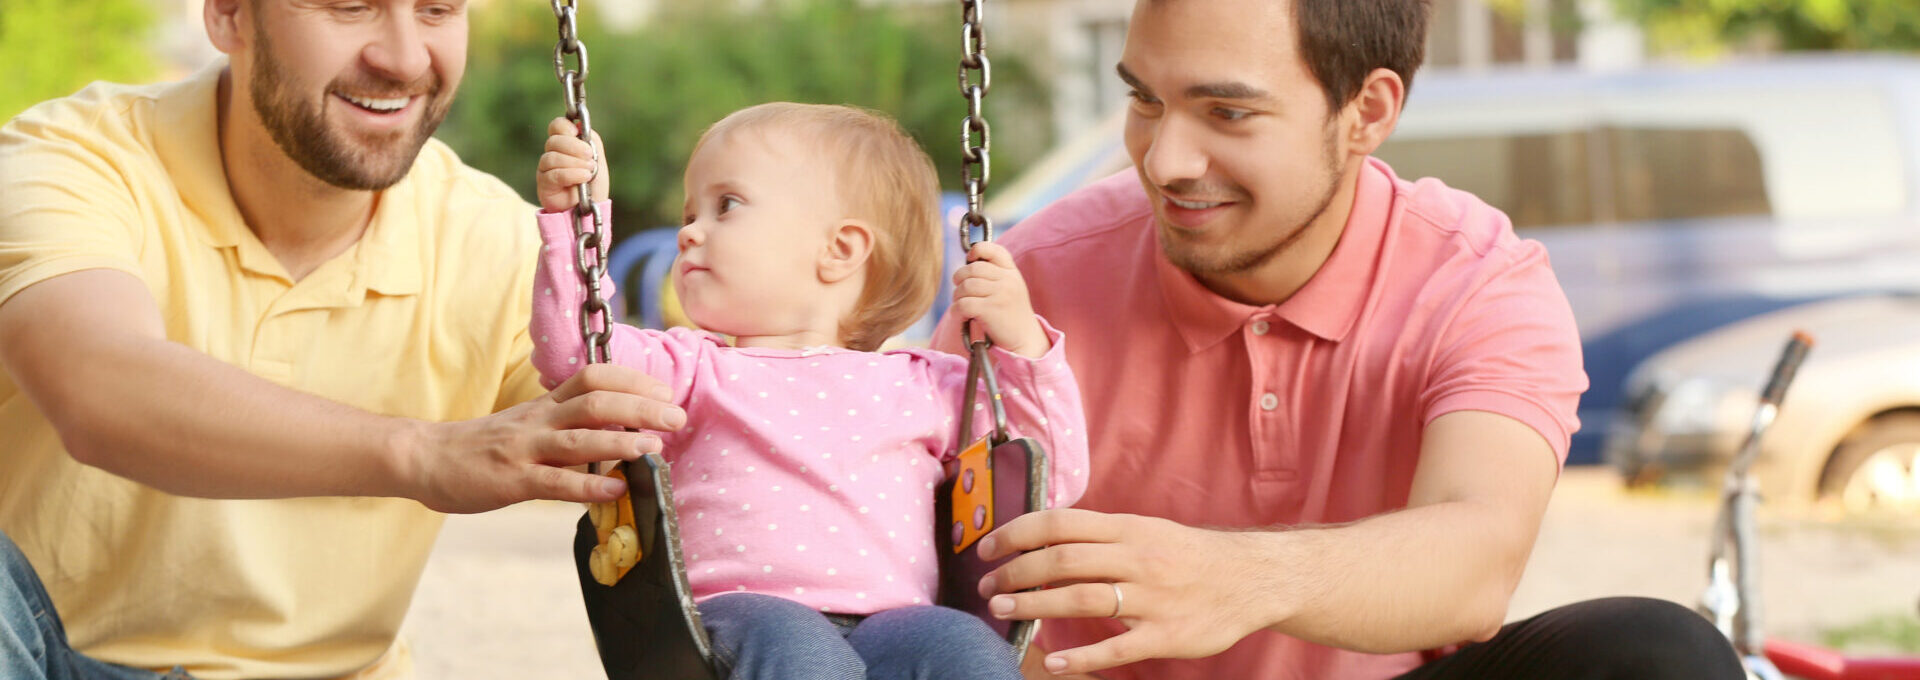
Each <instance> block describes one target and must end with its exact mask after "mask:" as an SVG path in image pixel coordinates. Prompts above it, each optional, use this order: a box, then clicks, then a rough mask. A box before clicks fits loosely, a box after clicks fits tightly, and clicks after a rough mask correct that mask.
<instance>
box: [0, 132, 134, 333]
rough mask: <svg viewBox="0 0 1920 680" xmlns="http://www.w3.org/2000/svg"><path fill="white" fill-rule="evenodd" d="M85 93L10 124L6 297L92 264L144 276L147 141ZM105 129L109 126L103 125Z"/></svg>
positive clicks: (3, 182)
mask: <svg viewBox="0 0 1920 680" xmlns="http://www.w3.org/2000/svg"><path fill="white" fill-rule="evenodd" d="M75 99H77V98H68V99H62V100H54V101H52V102H48V103H45V104H42V105H39V106H36V107H34V108H32V109H29V110H28V111H27V112H25V113H22V114H20V116H19V117H16V118H14V119H13V120H12V121H11V122H9V123H7V124H6V126H5V127H0V303H4V302H5V301H6V300H8V299H11V298H12V297H13V295H14V294H15V293H18V292H20V291H21V290H23V289H25V288H26V287H28V286H31V285H33V284H35V283H39V282H41V281H45V280H47V279H50V278H53V277H56V276H60V275H62V274H69V273H73V272H77V271H81V270H86V269H115V270H119V271H124V272H127V273H129V274H133V275H134V276H143V275H144V272H143V270H142V269H141V267H140V252H141V248H142V246H143V240H144V238H145V236H144V230H143V229H142V224H143V223H144V220H142V219H141V217H140V211H139V208H138V206H137V204H136V202H135V199H134V195H135V193H134V190H133V188H132V186H131V184H130V181H131V180H130V178H136V177H139V176H140V174H141V172H142V171H141V170H139V167H140V163H139V162H138V160H137V159H138V158H139V155H138V154H137V144H136V143H135V142H134V140H133V139H132V138H131V135H129V134H127V133H126V131H125V130H123V129H116V128H115V127H114V124H115V121H113V120H112V119H111V118H110V117H108V116H104V115H101V114H100V113H99V112H97V111H91V110H89V108H90V107H88V106H86V105H85V104H86V102H83V101H82V102H76V101H75ZM96 128H99V129H96Z"/></svg>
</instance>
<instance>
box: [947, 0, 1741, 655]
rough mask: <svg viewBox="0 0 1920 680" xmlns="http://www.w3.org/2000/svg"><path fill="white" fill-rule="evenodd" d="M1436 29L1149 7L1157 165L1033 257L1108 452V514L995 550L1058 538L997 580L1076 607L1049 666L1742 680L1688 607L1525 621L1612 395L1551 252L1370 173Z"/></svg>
mask: <svg viewBox="0 0 1920 680" xmlns="http://www.w3.org/2000/svg"><path fill="white" fill-rule="evenodd" d="M1426 13H1427V3H1426V2H1424V1H1423V0H1375V1H1372V2H1365V3H1356V2H1351V1H1350V0H1292V1H1291V2H1288V1H1283V0H1140V1H1139V3H1138V4H1137V5H1136V7H1135V10H1134V16H1133V20H1132V22H1131V23H1130V28H1129V31H1128V35H1127V43H1126V48H1125V50H1124V52H1123V54H1122V57H1121V61H1120V64H1119V66H1118V70H1119V73H1120V78H1121V79H1122V80H1124V81H1126V83H1127V84H1128V85H1129V86H1130V87H1132V88H1133V91H1132V93H1131V96H1132V99H1133V100H1132V102H1131V104H1130V106H1131V108H1130V111H1129V115H1128V119H1127V127H1126V144H1127V150H1128V152H1129V154H1130V155H1131V156H1132V158H1133V162H1134V167H1135V170H1136V172H1135V173H1132V174H1128V175H1122V176H1116V177H1113V178H1110V179H1107V180H1104V181H1101V182H1099V183H1097V184H1095V185H1094V186H1091V187H1088V188H1086V189H1083V190H1081V191H1079V192H1077V193H1075V194H1073V195H1071V196H1069V197H1067V198H1066V199H1064V200H1062V201H1060V202H1059V203H1057V204H1055V205H1053V206H1051V207H1049V208H1048V209H1046V210H1044V211H1042V212H1040V213H1039V214H1037V215H1034V216H1033V217H1031V218H1029V219H1028V220H1027V221H1026V222H1024V223H1022V225H1021V226H1020V227H1019V229H1017V230H1015V231H1013V232H1012V233H1011V235H1010V236H1008V237H1007V238H1006V239H1005V240H1004V243H1005V244H1006V245H1007V246H1008V247H1009V248H1011V249H1012V250H1013V251H1014V252H1015V253H1016V255H1017V259H1018V261H1019V264H1020V268H1021V270H1022V271H1024V272H1026V273H1027V280H1028V283H1029V286H1030V288H1031V290H1032V293H1033V302H1034V307H1035V309H1036V310H1038V311H1039V312H1040V313H1041V314H1043V315H1045V316H1046V317H1047V318H1048V319H1049V320H1050V321H1052V322H1053V323H1054V324H1055V325H1056V326H1057V327H1059V328H1061V329H1062V330H1064V331H1065V332H1067V333H1069V334H1072V335H1074V336H1076V337H1079V338H1082V342H1079V343H1076V344H1075V345H1074V346H1073V347H1071V348H1069V349H1068V357H1067V358H1068V361H1069V362H1070V363H1071V364H1072V366H1073V368H1074V371H1075V373H1076V374H1077V375H1078V376H1079V379H1080V380H1081V386H1082V393H1083V394H1084V395H1085V399H1086V408H1087V416H1088V425H1089V429H1090V430H1091V432H1090V438H1091V444H1092V457H1093V460H1092V472H1091V474H1092V475H1093V477H1092V479H1091V480H1090V481H1091V484H1090V486H1089V488H1088V491H1087V493H1086V496H1085V498H1084V499H1083V500H1082V501H1081V503H1080V504H1079V507H1078V508H1075V509H1067V510H1053V511H1047V512H1043V513H1038V514H1035V515H1030V516H1027V517H1023V518H1020V519H1017V520H1014V521H1013V522H1011V523H1009V524H1007V525H1006V526H1004V527H1002V528H1001V529H1000V530H999V531H997V532H995V533H994V534H993V535H991V536H989V537H987V538H986V539H985V540H983V541H982V543H981V546H980V550H981V552H982V553H983V554H985V555H987V556H989V557H995V556H1000V555H1005V554H1011V553H1014V552H1016V551H1021V550H1034V552H1031V553H1028V554H1026V555H1022V556H1020V557H1017V558H1015V559H1014V560H1012V561H1011V562H1009V563H1008V564H1007V565H1005V566H1003V567H1001V568H1000V569H999V570H997V571H995V572H994V573H993V574H991V575H989V576H988V577H987V578H986V579H984V580H983V582H982V584H981V589H982V591H983V592H990V593H995V592H997V593H1000V594H999V595H996V596H995V597H994V600H993V607H994V610H995V612H996V614H997V615H1000V616H1003V617H1005V618H1018V619H1036V618H1038V619H1051V620H1049V621H1047V622H1046V625H1045V626H1044V627H1043V632H1042V635H1041V639H1040V642H1039V644H1040V646H1041V647H1042V648H1043V650H1042V651H1041V652H1040V653H1035V654H1031V655H1029V656H1028V659H1029V660H1030V663H1029V668H1028V669H1027V672H1028V674H1029V676H1031V677H1047V676H1048V675H1050V674H1060V675H1068V676H1072V675H1074V674H1091V673H1097V674H1098V675H1097V676H1095V677H1102V678H1110V679H1114V680H1119V679H1123V678H1125V679H1131V678H1155V679H1179V678H1195V679H1199V678H1262V679H1264V678H1387V677H1396V676H1397V677H1408V678H1443V677H1472V678H1490V677H1512V678H1558V677H1566V678H1573V677H1581V678H1612V677H1633V678H1665V677H1671V678H1714V677H1727V678H1736V677H1740V674H1741V671H1740V668H1739V662H1738V660H1737V659H1736V658H1735V655H1734V653H1733V650H1732V647H1731V646H1730V645H1729V644H1728V643H1727V642H1726V640H1725V639H1723V638H1721V637H1719V635H1718V633H1717V632H1716V631H1715V630H1714V629H1713V627H1712V626H1711V625H1709V624H1708V623H1707V622H1706V621H1705V620H1704V619H1702V618H1701V617H1699V616H1697V615H1694V614H1693V613H1692V612H1690V611H1688V610H1686V609H1685V608H1683V607H1681V606H1679V605H1675V604H1672V603H1667V602H1661V601H1656V600H1644V599H1627V598H1621V599H1609V600H1599V601H1594V602H1587V603H1580V604H1575V605H1570V606H1568V607H1563V608H1561V609H1557V610H1554V611H1551V612H1547V613H1545V614H1542V615H1540V616H1538V617H1535V618H1533V619H1529V620H1527V621H1522V622H1519V623H1515V624H1512V625H1508V626H1505V627H1503V626H1502V621H1503V619H1504V617H1505V616H1506V613H1507V604H1508V599H1509V598H1510V597H1511V595H1512V593H1513V589H1514V586H1515V585H1516V583H1517V582H1518V581H1519V579H1520V574H1521V571H1522V569H1523V568H1524V567H1525V565H1526V561H1527V555H1528V553H1529V551H1531V549H1532V547H1533V542H1534V538H1535V536H1536V534H1537V533H1538V530H1539V525H1540V518H1541V515H1542V514H1543V513H1544V512H1545V509H1546V505H1547V498H1548V496H1549V494H1550V493H1551V491H1552V489H1553V485H1554V480H1555V479H1556V477H1557V475H1558V473H1559V466H1560V465H1561V463H1562V462H1563V461H1564V460H1565V456H1566V451H1567V443H1568V440H1569V437H1570V436H1571V434H1572V432H1573V431H1574V430H1575V429H1576V428H1577V427H1578V423H1577V422H1576V419H1575V417H1574V412H1575V406H1576V404H1577V402H1578V400H1579V396H1580V393H1581V392H1582V391H1584V390H1585V389H1586V386H1587V382H1586V377H1585V375H1584V374H1583V373H1582V372H1581V368H1580V344H1579V335H1578V333H1577V332H1576V331H1575V328H1574V322H1573V316H1572V313H1571V311H1570V310H1569V308H1568V306H1567V302H1566V299H1565V297H1564V295H1563V294H1562V293H1561V292H1560V288H1559V284H1558V283H1557V282H1556V281H1555V280H1554V276H1553V272H1552V270H1551V269H1550V267H1549V266H1548V261H1547V253H1546V252H1545V250H1544V249H1542V247H1541V246H1540V245H1539V244H1538V243H1534V242H1531V241H1523V240H1521V239H1519V238H1517V237H1515V236H1514V234H1513V231H1512V229H1511V227H1510V226H1509V223H1508V220H1507V218H1506V216H1505V215H1503V214H1501V213H1500V211H1498V210H1496V209H1494V208H1492V207H1489V206H1488V205H1486V204H1485V203H1483V202H1481V201H1480V200H1478V199H1476V198H1474V197H1473V196H1471V195H1468V194H1466V193H1463V192H1459V191H1456V190H1453V189H1449V188H1447V187H1446V186H1445V185H1444V184H1442V183H1440V182H1439V181H1437V180H1431V179H1429V180H1420V181H1417V182H1410V181H1406V180H1402V179H1400V178H1398V177H1396V176H1395V175H1394V174H1393V171H1392V169H1390V168H1388V167H1387V165H1386V164H1385V163H1382V162H1380V161H1378V160H1375V159H1372V158H1370V157H1369V156H1368V154H1370V153H1371V152H1372V151H1373V150H1374V149H1375V148H1376V147H1378V146H1379V145H1380V143H1381V142H1382V141H1383V140H1385V139H1386V137H1387V136H1388V134H1390V133H1391V132H1392V131H1393V128H1394V126H1395V124H1396V123H1397V121H1398V118H1399V114H1400V110H1401V107H1402V104H1403V103H1404V102H1405V100H1406V93H1407V84H1408V82H1409V81H1410V79H1411V77H1412V75H1413V71H1414V70H1415V69H1416V68H1417V67H1418V66H1419V62H1420V60H1421V58H1422V45H1423V42H1424V39H1425V32H1426ZM1135 175H1137V177H1136V176H1135ZM958 335H959V330H958V329H957V328H954V327H953V325H952V324H947V326H946V327H945V328H943V329H942V330H941V331H940V332H939V333H938V334H937V335H936V337H937V338H939V339H940V340H939V341H940V342H941V343H944V344H943V346H945V347H947V348H950V349H952V348H957V347H958V345H959V343H958V342H957V340H958ZM1121 513H1127V514H1121ZM1042 585H1052V586H1054V587H1052V588H1049V589H1046V590H1041V591H1038V592H1033V593H1018V594H1016V591H1018V590H1021V589H1025V588H1030V587H1035V586H1042ZM1462 643H1465V646H1464V647H1463V648H1461V649H1460V650H1459V651H1457V652H1455V653H1453V654H1450V655H1446V656H1444V657H1442V656H1440V655H1438V654H1430V653H1429V654H1423V653H1422V652H1423V651H1424V650H1434V649H1440V648H1450V647H1452V646H1454V645H1458V644H1462ZM1435 657H1439V658H1438V660H1434V661H1431V662H1426V661H1427V660H1428V659H1430V658H1435ZM1423 662H1426V663H1424V665H1423ZM1081 677H1087V676H1081Z"/></svg>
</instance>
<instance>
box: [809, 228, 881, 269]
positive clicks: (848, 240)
mask: <svg viewBox="0 0 1920 680" xmlns="http://www.w3.org/2000/svg"><path fill="white" fill-rule="evenodd" d="M873 238H874V233H873V226H872V225H870V224H867V223H866V222H863V221H860V220H846V221H844V222H841V223H839V224H836V225H834V227H833V232H832V233H829V234H827V244H826V247H824V248H821V249H820V262H819V270H820V280H821V281H822V282H824V283H838V282H840V281H843V280H846V278H847V277H849V276H853V275H854V273H856V272H858V271H860V269H861V267H863V266H865V265H866V263H867V257H868V256H870V255H872V254H873Z"/></svg>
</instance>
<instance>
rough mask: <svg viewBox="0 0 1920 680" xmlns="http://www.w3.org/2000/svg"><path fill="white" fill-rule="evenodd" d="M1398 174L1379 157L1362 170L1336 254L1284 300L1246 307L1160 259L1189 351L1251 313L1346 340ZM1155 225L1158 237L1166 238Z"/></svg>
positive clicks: (1157, 267) (1170, 305)
mask: <svg viewBox="0 0 1920 680" xmlns="http://www.w3.org/2000/svg"><path fill="white" fill-rule="evenodd" d="M1392 192H1393V176H1392V174H1391V171H1389V170H1388V169H1387V168H1386V166H1385V165H1384V164H1383V163H1381V162H1380V161H1378V160H1375V159H1374V158H1372V157H1368V158H1367V159H1366V164H1365V165H1363V166H1362V167H1361V168H1360V179H1359V182H1358V186H1357V187H1356V188H1355V190H1354V202H1353V212H1352V213H1351V214H1349V215H1348V216H1347V224H1346V226H1345V228H1344V230H1343V231H1342V232H1341V234H1340V242H1339V243H1337V244H1335V245H1334V247H1333V253H1332V254H1331V255H1329V256H1328V257H1327V261H1326V262H1325V263H1324V264H1322V265H1321V266H1320V271H1318V272H1315V273H1314V275H1313V278H1311V279H1309V280H1308V281H1307V285H1306V286H1304V287H1302V288H1301V289H1300V290H1299V292H1296V293H1294V295H1293V297H1290V298H1287V300H1286V301H1284V302H1281V303H1279V304H1277V305H1266V306H1263V307H1255V306H1252V305H1245V304H1241V303H1238V302H1234V301H1233V300H1229V299H1227V298H1225V297H1221V296H1220V295H1219V294H1217V293H1214V292H1213V291H1211V290H1208V289H1207V287H1206V286H1205V285H1202V284H1201V283H1200V281H1199V279H1196V278H1194V276H1193V274H1190V273H1188V272H1187V271H1186V270H1184V269H1181V268H1179V267H1177V266H1174V264H1173V263H1172V262H1169V261H1168V260H1167V258H1164V257H1156V258H1153V267H1154V271H1155V272H1156V273H1157V274H1158V277H1159V279H1160V292H1161V294H1162V295H1164V296H1165V298H1166V302H1167V310H1168V312H1169V314H1170V315H1171V316H1172V317H1173V322H1174V326H1175V327H1176V328H1178V329H1179V331H1180V336H1181V338H1183V339H1185V340H1186V343H1187V351H1188V352H1190V353H1197V352H1200V351H1202V350H1205V349H1207V348H1208V347H1212V346H1213V345H1215V344H1218V343H1219V342H1220V341H1221V340H1225V339H1226V338H1227V336H1229V335H1232V334H1233V333H1235V332H1238V331H1239V330H1240V329H1241V327H1242V326H1244V325H1245V324H1246V320H1247V319H1248V318H1251V317H1254V316H1257V315H1261V314H1272V315H1273V316H1276V317H1278V318H1280V319H1282V320H1284V321H1286V322H1287V323H1290V324H1293V325H1294V326H1297V327H1299V328H1300V329H1301V330H1304V331H1306V332H1308V333H1312V334H1314V335H1316V336H1319V337H1320V338H1321V339H1324V340H1328V341H1332V342H1339V341H1341V340H1343V339H1345V338H1346V337H1347V334H1348V333H1349V332H1351V331H1352V330H1353V325H1354V322H1355V321H1356V320H1358V319H1359V318H1360V310H1361V307H1362V305H1363V304H1364V303H1365V302H1366V298H1367V292H1368V290H1369V287H1368V282H1370V281H1372V280H1373V272H1374V269H1375V267H1376V266H1378V264H1379V260H1380V245H1381V240H1382V236H1383V235H1384V234H1385V233H1386V224H1387V214H1388V211H1387V209H1388V207H1389V206H1391V205H1393V201H1392V200H1391V197H1390V194H1391V193H1392ZM1159 238H1160V236H1159V231H1158V230H1155V232H1154V240H1155V243H1156V244H1157V243H1158V241H1159Z"/></svg>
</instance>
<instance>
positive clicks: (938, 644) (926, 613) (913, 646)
mask: <svg viewBox="0 0 1920 680" xmlns="http://www.w3.org/2000/svg"><path fill="white" fill-rule="evenodd" d="M700 619H701V621H702V622H703V623H705V624H706V627H707V633H708V634H709V635H711V636H712V639H713V650H714V654H715V655H716V656H718V657H719V660H720V662H721V665H722V666H723V667H726V668H731V669H732V674H731V675H730V676H728V677H730V678H733V680H774V679H781V680H813V679H815V678H818V679H822V680H825V679H835V680H856V679H857V680H864V679H866V678H873V679H874V680H881V679H885V680H906V679H909V678H911V679H912V680H936V679H937V680H976V679H978V680H989V679H1004V680H1019V678H1020V668H1019V666H1018V665H1017V664H1015V663H1014V660H1013V646H1012V645H1009V644H1007V641H1006V640H1005V639H1002V638H1001V637H1000V636H999V635H997V634H995V633H994V632H993V629H992V628H988V627H987V624H986V622H984V621H981V620H980V619H977V618H974V617H973V615H972V614H968V613H966V612H962V611H960V610H957V609H948V608H946V607H934V606H919V607H901V608H899V609H889V610H887V611H883V612H880V613H878V614H874V615H872V616H868V617H865V618H860V617H852V616H831V617H830V616H828V615H826V614H822V613H820V612H819V611H816V610H814V609H813V608H811V607H808V606H806V605H803V604H800V603H798V602H794V601H792V600H787V599H784V598H779V597H773V596H771V595H759V594H754V593H733V594H728V595H721V596H718V597H715V598H713V599H710V600H707V601H706V602H703V603H701V604H700Z"/></svg>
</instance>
